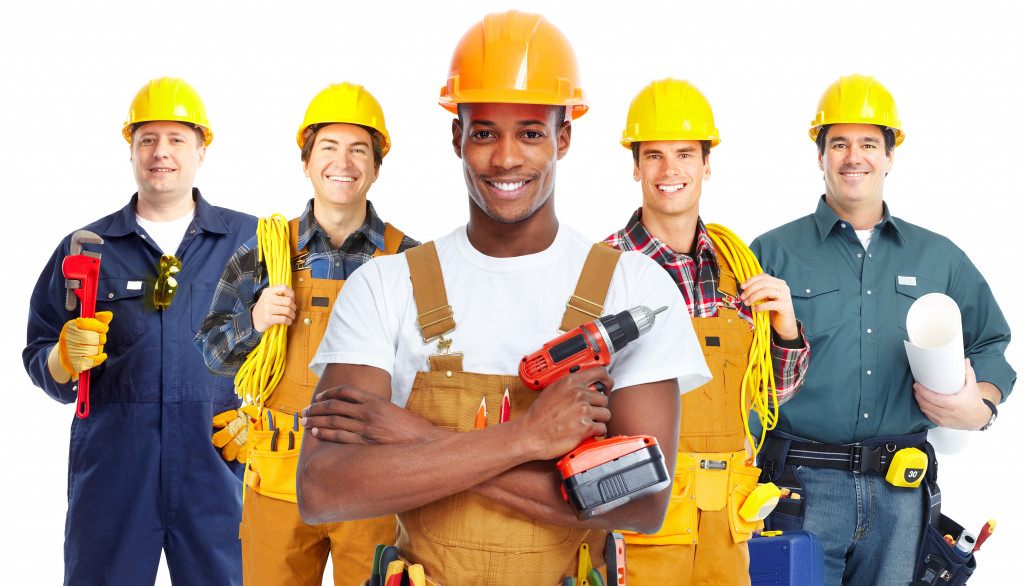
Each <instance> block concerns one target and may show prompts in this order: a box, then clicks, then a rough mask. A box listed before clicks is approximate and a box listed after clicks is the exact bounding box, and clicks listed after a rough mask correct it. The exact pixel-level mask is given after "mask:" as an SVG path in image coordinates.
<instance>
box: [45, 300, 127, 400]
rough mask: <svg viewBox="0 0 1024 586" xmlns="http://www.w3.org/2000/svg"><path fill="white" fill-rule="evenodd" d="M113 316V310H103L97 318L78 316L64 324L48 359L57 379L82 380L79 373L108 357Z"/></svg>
mask: <svg viewBox="0 0 1024 586" xmlns="http://www.w3.org/2000/svg"><path fill="white" fill-rule="evenodd" d="M113 317H114V314H113V313H111V312H109V311H100V312H98V313H97V314H96V317H95V318H92V317H76V318H75V319H72V320H68V322H67V323H65V324H64V328H63V329H61V331H60V337H59V338H58V339H57V344H55V345H54V347H53V348H52V349H51V350H50V356H49V359H48V360H47V363H48V366H49V368H50V375H51V376H53V378H54V380H56V381H57V382H59V383H66V382H68V381H69V380H78V375H79V373H81V372H84V371H86V370H89V369H90V368H94V367H96V366H98V365H100V364H101V363H102V362H103V361H104V360H106V359H107V355H106V354H105V353H104V352H103V345H104V344H106V343H107V332H108V331H110V326H109V325H108V324H110V320H111V319H113Z"/></svg>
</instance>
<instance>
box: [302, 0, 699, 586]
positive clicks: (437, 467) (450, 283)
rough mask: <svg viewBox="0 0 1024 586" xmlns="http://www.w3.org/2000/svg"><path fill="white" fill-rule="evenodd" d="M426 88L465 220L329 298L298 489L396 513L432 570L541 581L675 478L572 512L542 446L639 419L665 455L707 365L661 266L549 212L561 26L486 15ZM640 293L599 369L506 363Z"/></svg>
mask: <svg viewBox="0 0 1024 586" xmlns="http://www.w3.org/2000/svg"><path fill="white" fill-rule="evenodd" d="M440 101H441V104H442V106H444V107H445V109H446V110H448V111H449V112H452V113H456V114H457V115H458V118H457V119H455V120H453V121H452V145H453V148H454V150H455V154H456V156H458V157H459V158H460V159H461V160H462V170H463V173H464V175H465V179H466V187H467V191H468V194H469V210H470V217H469V223H468V224H467V225H466V226H464V227H460V228H458V229H456V230H455V231H454V232H453V233H451V234H449V235H447V236H444V237H442V238H440V239H438V240H437V241H435V242H431V243H428V244H425V245H423V246H420V247H418V248H415V249H411V250H409V251H407V252H406V253H405V254H404V255H397V256H394V257H386V258H381V259H376V260H374V261H373V262H370V263H368V264H367V265H365V266H364V267H363V268H362V269H361V270H360V271H359V272H358V273H356V274H355V275H354V276H353V278H352V279H350V280H349V283H348V284H347V285H346V287H345V289H344V291H342V293H341V295H340V296H339V297H338V301H337V303H336V304H335V306H334V311H333V314H332V318H331V324H330V326H329V327H328V331H327V334H326V335H325V336H324V341H323V343H322V344H321V346H320V349H319V350H318V352H317V355H316V357H315V358H314V359H313V363H312V365H311V367H312V368H313V370H314V371H316V372H320V373H322V374H321V379H320V384H319V386H318V388H317V395H315V397H314V402H313V404H312V405H311V406H310V407H309V408H308V409H307V410H306V411H305V412H304V420H305V421H306V422H307V423H306V424H305V425H306V426H307V429H309V430H310V431H309V433H307V435H306V438H305V443H304V445H303V453H302V456H301V458H300V463H299V476H298V488H299V490H298V494H299V507H300V509H301V510H302V514H303V518H305V519H307V520H310V521H314V522H327V521H337V520H340V519H354V518H361V517H366V516H372V515H380V514H384V513H391V512H397V513H398V519H399V532H398V543H397V545H398V550H399V553H400V554H401V555H402V556H403V557H404V558H405V559H406V560H408V562H409V563H411V564H419V565H421V566H422V567H423V568H425V569H426V573H427V575H428V576H429V577H431V578H433V579H435V580H438V581H440V582H443V583H448V584H524V583H527V584H554V583H557V582H559V581H560V580H562V578H563V577H565V576H570V575H571V576H574V577H577V576H578V569H579V567H580V566H579V564H580V562H579V561H578V559H577V556H578V552H579V551H580V548H581V545H583V544H588V545H589V549H590V551H591V552H593V553H594V556H593V557H594V559H593V565H594V566H595V567H600V565H601V558H600V557H599V553H600V552H601V551H602V549H603V543H604V537H605V534H606V530H608V529H612V528H619V527H626V528H630V529H634V530H638V531H647V532H652V531H656V530H657V529H658V527H660V525H661V522H662V520H663V518H664V515H665V508H666V506H667V505H668V496H669V492H670V491H669V490H668V489H665V490H662V491H661V492H659V493H657V494H655V495H652V496H649V497H647V498H642V499H638V500H635V501H633V502H630V503H628V504H626V505H623V506H621V507H619V508H617V509H614V510H612V511H610V512H608V513H607V514H605V515H602V516H597V517H593V518H590V519H587V520H584V521H580V520H578V519H577V518H576V516H575V514H574V513H573V511H572V509H571V508H570V506H569V505H568V503H566V501H565V500H563V497H562V496H561V494H560V492H559V481H560V476H559V474H558V472H557V470H556V468H555V466H554V463H553V462H552V459H555V458H560V457H562V456H564V455H565V454H566V453H568V452H569V451H570V450H572V449H573V448H575V447H576V446H577V445H579V443H580V442H582V441H583V440H585V439H587V438H592V437H594V436H599V435H606V434H607V435H619V434H631V435H638V434H646V435H653V436H655V437H656V438H657V439H658V441H659V443H660V444H661V446H662V449H663V451H664V454H665V459H666V461H667V464H668V466H669V468H670V469H671V468H672V466H673V465H674V459H675V451H676V450H675V446H676V437H677V436H678V425H679V411H678V410H679V388H680V387H683V389H684V390H689V389H690V388H693V387H695V386H698V385H700V384H702V383H704V382H706V381H707V380H708V377H709V373H708V372H707V367H706V365H705V364H704V360H703V357H702V356H701V354H700V350H699V346H698V345H697V342H696V340H695V339H694V336H693V333H692V328H691V327H690V326H689V325H688V323H689V322H688V320H687V319H686V315H685V313H684V312H683V311H682V308H681V306H680V305H679V304H678V303H675V299H676V297H677V296H678V293H676V290H675V287H674V286H673V284H672V282H671V279H669V278H668V276H667V275H666V274H665V272H664V271H663V270H661V269H660V268H659V267H658V266H657V265H656V264H655V263H653V262H652V261H650V259H647V258H645V257H644V256H643V255H640V254H635V253H621V254H620V253H618V252H616V251H613V250H611V249H609V248H607V247H605V246H603V245H596V246H595V245H594V244H593V243H592V242H590V241H588V240H587V239H586V238H585V237H584V236H582V235H581V234H579V233H578V232H576V231H575V230H573V229H571V228H569V227H568V226H566V225H565V224H562V223H560V222H559V220H558V218H557V217H556V216H555V208H554V186H555V168H556V165H557V162H558V160H560V159H561V158H562V157H563V156H564V155H565V153H566V152H567V151H568V149H569V144H570V138H571V135H572V126H571V120H572V119H574V118H577V117H579V116H581V115H582V114H583V113H584V112H585V111H586V109H587V106H586V102H585V99H584V94H583V91H582V89H581V88H580V85H579V74H578V68H577V64H576V58H575V55H574V53H573V51H572V48H571V46H570V45H569V43H568V41H567V40H566V38H565V36H564V35H563V34H562V33H561V32H560V31H559V30H558V29H557V28H555V27H554V26H553V25H551V24H550V23H549V22H547V21H546V20H545V19H544V18H543V17H541V16H540V15H534V14H524V13H520V12H517V11H509V12H506V13H504V14H492V15H488V16H486V17H485V18H484V19H483V21H481V22H480V23H477V24H476V25H474V26H473V27H472V28H471V29H470V30H469V32H467V33H466V35H465V36H464V37H463V39H462V41H461V42H460V43H459V45H458V47H457V48H456V51H455V55H454V57H453V59H452V62H451V68H450V72H449V75H448V82H447V85H446V86H445V88H444V89H443V90H442V96H441V100H440ZM588 258H589V259H590V260H589V261H588ZM581 275H582V277H581ZM578 277H580V278H579V279H578ZM574 291H575V294H574ZM566 300H569V303H568V306H567V303H566ZM636 305H646V306H648V307H651V308H659V307H662V306H669V307H668V309H667V310H666V311H665V312H664V313H662V314H660V315H659V316H658V317H657V323H656V324H655V325H654V327H653V328H652V330H651V331H650V333H649V334H646V335H645V336H641V337H640V338H639V339H638V340H637V341H635V342H633V343H632V345H631V346H629V347H627V348H626V349H624V350H623V351H622V352H621V353H619V354H616V356H615V359H614V361H613V362H612V364H611V366H610V368H609V369H607V370H605V369H604V368H601V367H597V368H593V369H584V370H582V371H578V372H575V373H574V374H570V375H568V376H566V377H565V378H563V379H561V380H559V381H558V382H556V383H553V384H552V385H550V386H548V387H547V388H546V389H545V390H544V391H543V392H540V393H538V392H535V391H532V390H529V389H527V387H526V386H525V385H524V384H523V383H522V381H520V379H519V377H518V376H517V371H518V364H519V361H520V359H521V358H522V356H523V355H524V354H527V353H529V352H532V351H533V350H536V349H537V348H540V347H541V346H542V345H543V344H544V343H545V342H548V341H550V340H551V339H552V338H553V337H555V335H556V333H557V330H556V328H557V327H558V326H559V323H560V322H561V324H562V325H561V329H563V330H569V329H572V328H573V327H576V326H577V325H579V324H582V323H584V322H587V321H590V320H592V319H594V318H593V316H594V315H602V314H604V313H615V312H619V311H623V310H626V309H629V308H631V307H633V306H636ZM357 308H362V309H363V311H359V310H358V309H357ZM367 308H373V309H372V310H367ZM613 377H614V380H613ZM677 379H678V381H679V383H678V384H677ZM594 383H601V384H603V385H604V386H605V387H606V388H608V389H613V388H614V391H611V392H610V395H609V396H606V395H604V394H602V393H600V392H597V391H595V390H592V389H591V388H589V387H590V385H592V384H594ZM506 391H507V392H508V395H509V409H508V410H503V409H502V408H501V405H502V401H503V397H504V395H505V392H506ZM481 402H483V403H484V404H485V406H486V417H484V418H482V419H481V423H484V420H485V421H486V424H485V425H484V426H483V427H482V428H477V427H479V426H477V425H476V424H475V421H476V419H477V414H478V411H479V407H480V405H481ZM503 411H504V412H505V413H509V414H510V416H509V417H508V418H506V417H504V416H502V415H501V413H502V412H503ZM332 415H334V416H336V415H342V416H343V417H337V418H335V419H334V420H332ZM590 562H591V560H585V561H584V562H583V563H585V564H587V563H590Z"/></svg>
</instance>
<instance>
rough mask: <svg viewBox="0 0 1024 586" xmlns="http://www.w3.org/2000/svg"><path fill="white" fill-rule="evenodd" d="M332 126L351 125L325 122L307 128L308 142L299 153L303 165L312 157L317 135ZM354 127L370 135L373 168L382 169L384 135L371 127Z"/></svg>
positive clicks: (359, 125)
mask: <svg viewBox="0 0 1024 586" xmlns="http://www.w3.org/2000/svg"><path fill="white" fill-rule="evenodd" d="M331 124H350V123H349V122H324V123H322V124H311V125H310V126H308V127H306V130H305V131H303V132H304V134H305V135H306V142H304V143H303V144H302V151H301V152H300V153H299V156H300V157H301V158H302V162H303V163H308V162H309V157H310V155H312V154H313V144H314V143H315V142H316V134H317V133H318V132H320V129H321V128H323V127H324V126H330V125H331ZM352 126H358V127H359V128H362V129H363V130H365V131H366V132H367V133H368V134H369V135H370V142H372V143H373V168H374V169H380V166H381V164H383V163H384V135H383V134H381V133H380V132H378V131H377V129H376V128H370V127H369V126H363V125H362V124H352Z"/></svg>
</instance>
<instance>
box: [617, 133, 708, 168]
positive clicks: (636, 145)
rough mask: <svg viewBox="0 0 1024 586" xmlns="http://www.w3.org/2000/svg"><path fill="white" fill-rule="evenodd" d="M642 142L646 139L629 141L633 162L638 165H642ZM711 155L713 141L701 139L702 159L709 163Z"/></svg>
mask: <svg viewBox="0 0 1024 586" xmlns="http://www.w3.org/2000/svg"><path fill="white" fill-rule="evenodd" d="M642 142H644V141H642V140H634V141H633V142H631V143H629V146H630V148H632V149H633V162H634V163H636V166H637V167H639V166H640V143H642ZM709 155H711V141H710V140H702V141H700V156H701V158H702V159H704V163H705V164H707V162H708V156H709Z"/></svg>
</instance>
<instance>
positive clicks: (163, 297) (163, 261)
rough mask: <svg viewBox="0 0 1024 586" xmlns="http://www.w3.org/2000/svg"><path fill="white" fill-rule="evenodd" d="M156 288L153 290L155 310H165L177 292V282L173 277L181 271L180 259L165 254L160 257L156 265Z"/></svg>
mask: <svg viewBox="0 0 1024 586" xmlns="http://www.w3.org/2000/svg"><path fill="white" fill-rule="evenodd" d="M156 269H157V277H156V287H154V288H153V304H154V305H156V307H157V309H167V308H168V307H170V306H171V301H174V294H175V293H176V292H177V291H178V281H177V280H175V278H174V275H176V274H178V272H179V271H180V270H181V259H179V258H178V257H176V256H173V255H170V254H165V255H163V256H161V257H160V262H159V263H158V264H157V267H156Z"/></svg>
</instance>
